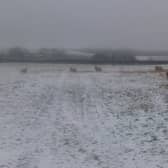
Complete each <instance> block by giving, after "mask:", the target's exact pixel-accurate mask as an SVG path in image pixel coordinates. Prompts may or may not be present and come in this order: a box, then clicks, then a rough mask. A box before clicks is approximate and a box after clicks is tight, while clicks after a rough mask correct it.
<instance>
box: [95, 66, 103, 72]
mask: <svg viewBox="0 0 168 168" xmlns="http://www.w3.org/2000/svg"><path fill="white" fill-rule="evenodd" d="M94 68H95V71H96V72H102V68H101V67H99V66H95V67H94Z"/></svg>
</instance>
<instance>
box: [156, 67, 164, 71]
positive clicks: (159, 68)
mask: <svg viewBox="0 0 168 168" xmlns="http://www.w3.org/2000/svg"><path fill="white" fill-rule="evenodd" d="M155 71H157V72H158V71H159V72H160V71H163V67H162V66H155Z"/></svg>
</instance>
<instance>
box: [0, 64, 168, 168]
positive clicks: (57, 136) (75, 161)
mask: <svg viewBox="0 0 168 168" xmlns="http://www.w3.org/2000/svg"><path fill="white" fill-rule="evenodd" d="M26 66H27V67H28V73H27V74H21V73H20V72H19V69H20V68H21V67H22V65H15V64H14V65H10V64H6V65H1V67H0V77H1V78H0V168H142V167H143V168H166V167H168V110H167V108H168V107H167V106H168V92H167V81H166V80H165V79H164V78H162V77H159V76H158V75H156V74H145V73H140V74H137V73H131V74H129V73H119V72H117V71H116V68H117V67H115V68H112V67H108V70H109V71H110V72H109V73H95V72H84V73H82V72H78V73H70V72H68V70H67V69H68V68H67V65H64V66H63V65H62V66H61V65H55V66H56V68H55V67H54V65H52V67H50V66H49V65H40V66H39V65H37V66H36V65H35V64H33V65H26ZM47 66H48V67H47ZM61 68H62V69H61ZM89 68H90V69H92V67H91V66H86V65H85V66H84V67H82V69H83V70H88V69H89ZM106 68H107V67H106ZM134 68H135V69H136V70H137V67H132V70H134ZM129 69H131V67H129ZM113 70H114V72H113Z"/></svg>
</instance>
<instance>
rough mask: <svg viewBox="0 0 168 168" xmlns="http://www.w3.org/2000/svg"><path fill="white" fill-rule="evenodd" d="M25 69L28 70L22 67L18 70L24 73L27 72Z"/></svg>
mask: <svg viewBox="0 0 168 168" xmlns="http://www.w3.org/2000/svg"><path fill="white" fill-rule="evenodd" d="M27 71H28V69H27V68H23V69H21V70H20V72H21V73H24V74H25V73H27Z"/></svg>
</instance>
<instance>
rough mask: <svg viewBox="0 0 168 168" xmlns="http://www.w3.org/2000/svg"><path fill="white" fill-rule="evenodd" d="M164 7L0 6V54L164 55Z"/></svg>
mask: <svg viewBox="0 0 168 168" xmlns="http://www.w3.org/2000/svg"><path fill="white" fill-rule="evenodd" d="M167 5H168V2H167V1H163V0H161V1H157V0H141V1H137V0H111V1H108V0H104V1H100V0H55V1H52V0H48V1H45V0H24V1H23V0H13V1H9V0H5V1H4V0H3V1H1V2H0V23H1V29H0V37H1V40H0V48H10V47H14V46H21V47H25V48H32V49H34V48H35V49H36V48H131V49H144V50H167V49H168V22H166V20H167V17H168V11H167Z"/></svg>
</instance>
